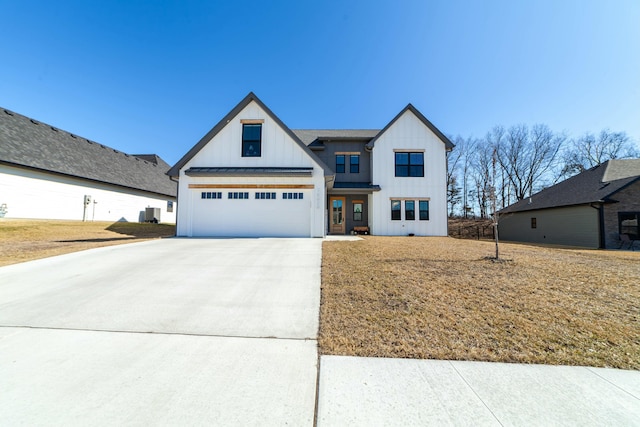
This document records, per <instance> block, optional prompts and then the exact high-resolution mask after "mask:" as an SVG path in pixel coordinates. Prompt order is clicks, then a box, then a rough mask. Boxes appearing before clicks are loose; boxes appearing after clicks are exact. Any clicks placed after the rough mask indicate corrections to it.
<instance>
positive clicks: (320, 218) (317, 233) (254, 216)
mask: <svg viewBox="0 0 640 427" xmlns="http://www.w3.org/2000/svg"><path fill="white" fill-rule="evenodd" d="M242 120H262V141H261V144H262V145H261V156H260V157H242ZM191 167H286V168H298V167H303V168H313V173H312V176H296V177H293V176H291V177H287V176H285V177H283V176H279V177H250V176H240V177H231V176H224V177H191V176H188V175H186V174H185V171H186V170H188V169H189V168H191ZM226 185H228V187H225V186H226ZM324 188H325V187H324V170H323V168H322V167H321V166H320V165H319V164H318V163H316V162H315V161H314V160H313V159H312V158H311V157H310V156H309V154H308V153H307V152H305V151H304V149H302V147H300V146H299V145H298V144H297V143H296V142H295V141H294V140H293V139H292V138H291V137H290V136H289V135H288V134H287V132H285V130H283V129H282V128H281V127H280V126H279V125H278V123H276V122H275V121H274V120H273V119H272V118H271V117H270V116H269V114H267V113H266V112H265V111H264V110H262V108H260V106H259V105H258V104H257V103H256V102H255V101H252V102H250V103H249V104H247V106H246V107H245V108H244V109H242V110H241V111H240V112H239V113H238V114H237V115H236V117H235V118H234V119H232V120H230V121H229V123H228V124H227V125H226V126H225V127H224V128H222V129H221V130H220V131H219V132H218V133H217V134H216V135H215V136H214V137H213V138H212V139H211V140H210V141H209V142H208V143H207V144H206V145H205V146H204V147H203V148H202V149H201V150H200V151H199V152H198V153H197V154H195V156H194V157H193V158H191V159H190V160H189V161H188V162H187V163H186V164H185V165H184V166H183V167H182V168H181V170H180V179H179V194H180V200H181V202H183V201H185V200H186V203H181V207H180V210H179V213H178V215H179V217H178V228H177V235H178V236H187V237H206V236H220V237H224V236H233V237H322V236H323V235H324V214H325V212H324V211H325V189H324ZM202 192H216V193H220V194H221V196H222V198H221V199H203V198H202ZM230 192H231V193H234V192H243V193H248V196H249V197H248V199H230V198H229V197H228V194H229V193H230ZM256 192H269V193H275V195H276V198H275V199H256V198H255V193H256ZM283 193H298V194H302V198H301V199H300V198H297V199H285V198H284V197H283ZM185 196H186V197H185Z"/></svg>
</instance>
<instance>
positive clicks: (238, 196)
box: [227, 191, 249, 200]
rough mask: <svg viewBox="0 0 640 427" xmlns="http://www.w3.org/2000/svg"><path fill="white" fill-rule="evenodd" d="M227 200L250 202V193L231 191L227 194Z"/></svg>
mask: <svg viewBox="0 0 640 427" xmlns="http://www.w3.org/2000/svg"><path fill="white" fill-rule="evenodd" d="M227 199H233V200H249V192H248V191H229V193H228V194H227Z"/></svg>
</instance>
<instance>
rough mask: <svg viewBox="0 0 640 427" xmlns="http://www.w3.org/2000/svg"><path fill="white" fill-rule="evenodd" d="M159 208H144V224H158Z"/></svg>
mask: <svg viewBox="0 0 640 427" xmlns="http://www.w3.org/2000/svg"><path fill="white" fill-rule="evenodd" d="M160 211H161V209H160V208H145V209H144V222H155V223H158V222H160Z"/></svg>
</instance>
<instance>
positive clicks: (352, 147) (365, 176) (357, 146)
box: [313, 141, 371, 182]
mask: <svg viewBox="0 0 640 427" xmlns="http://www.w3.org/2000/svg"><path fill="white" fill-rule="evenodd" d="M366 142H367V141H328V142H325V144H324V145H325V149H324V150H322V151H314V152H313V153H314V154H315V155H316V156H317V157H318V158H320V160H322V161H323V162H324V163H325V164H326V165H327V166H329V167H330V168H331V170H333V171H335V169H336V153H339V152H359V153H360V173H357V174H355V173H350V172H349V157H348V156H346V159H345V173H337V174H336V182H371V155H370V153H369V152H368V151H366V150H365V149H364V146H365V144H366Z"/></svg>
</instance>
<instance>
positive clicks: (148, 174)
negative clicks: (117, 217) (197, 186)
mask: <svg viewBox="0 0 640 427" xmlns="http://www.w3.org/2000/svg"><path fill="white" fill-rule="evenodd" d="M145 156H154V157H155V158H156V160H155V162H153V161H147V160H146V159H145V158H144V157H145ZM0 162H2V163H5V164H10V165H14V166H20V167H27V168H32V169H37V170H41V171H45V172H50V173H56V174H62V175H67V176H72V177H77V178H83V179H88V180H91V181H96V182H102V183H107V184H112V185H117V186H120V187H126V188H131V189H136V190H141V191H146V192H150V193H156V194H161V195H165V196H170V197H175V196H176V193H177V184H176V183H175V182H173V181H171V179H170V178H169V177H167V176H166V174H165V172H166V171H167V170H168V166H169V165H167V164H166V163H165V162H164V161H162V159H160V158H159V157H157V156H155V155H141V156H139V157H136V156H133V155H129V154H125V153H123V152H120V151H118V150H115V149H113V148H110V147H107V146H105V145H102V144H99V143H97V142H94V141H90V140H88V139H86V138H82V137H80V136H77V135H74V134H71V133H69V132H66V131H63V130H60V129H57V128H55V127H53V126H51V125H48V124H46V123H41V122H38V121H37V120H34V119H30V118H28V117H25V116H23V115H20V114H18V113H14V112H12V111H9V110H6V109H0Z"/></svg>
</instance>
